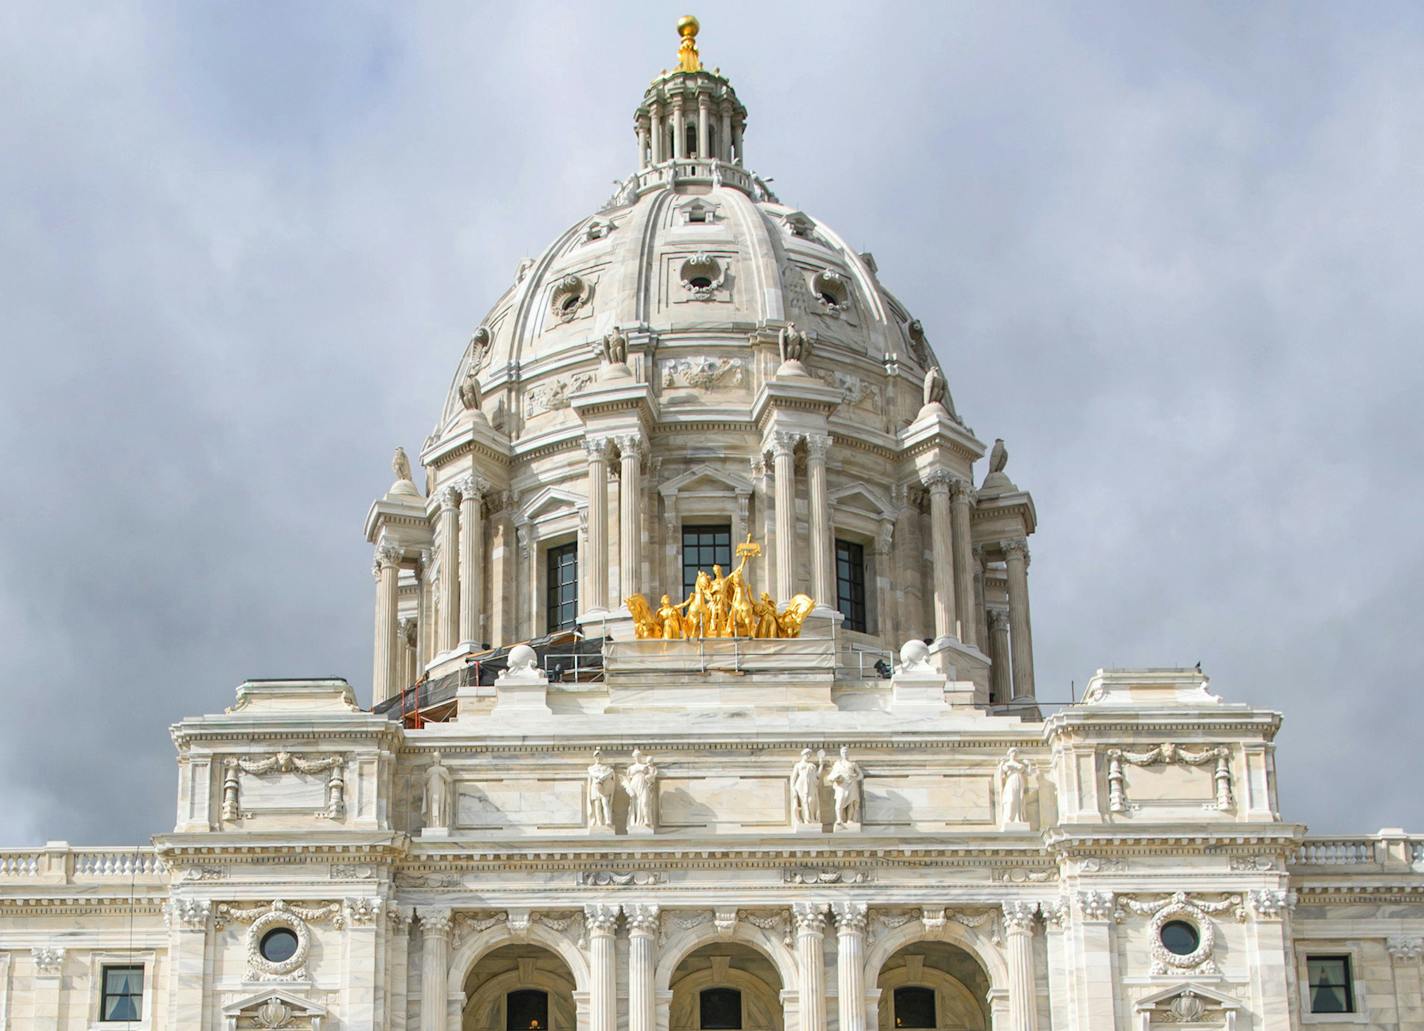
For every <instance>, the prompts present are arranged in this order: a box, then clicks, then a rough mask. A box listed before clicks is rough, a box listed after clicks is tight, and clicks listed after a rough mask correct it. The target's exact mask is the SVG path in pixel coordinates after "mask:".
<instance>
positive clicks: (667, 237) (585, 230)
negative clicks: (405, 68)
mask: <svg viewBox="0 0 1424 1031" xmlns="http://www.w3.org/2000/svg"><path fill="white" fill-rule="evenodd" d="M679 31H680V34H681V35H682V38H683V45H682V49H681V50H680V51H679V68H678V70H675V71H672V72H665V73H663V74H661V75H660V76H658V77H657V78H656V79H654V80H653V82H652V84H651V85H650V86H649V88H648V91H647V93H646V95H645V96H644V98H643V100H642V102H641V103H640V104H639V106H638V108H637V110H636V112H635V118H634V127H635V133H634V135H635V138H636V140H637V147H638V153H637V171H636V172H635V173H633V174H632V175H631V176H630V177H629V179H628V180H627V181H626V182H624V183H623V184H622V185H621V186H620V187H619V189H618V191H617V192H616V193H615V195H614V197H613V198H611V199H610V200H609V202H608V203H607V204H606V205H605V206H604V207H603V208H602V209H600V211H598V212H597V213H595V214H594V215H593V216H591V217H589V218H587V219H583V220H581V221H580V222H578V223H577V224H575V225H574V226H573V227H571V228H570V229H569V230H568V231H567V232H565V233H564V234H563V235H562V236H560V238H559V239H558V240H556V241H555V242H554V243H553V244H552V245H551V246H550V247H549V248H547V249H546V250H545V251H544V252H542V253H541V255H540V256H539V257H538V258H536V259H530V260H528V261H526V262H524V263H521V265H520V267H519V269H518V270H517V272H516V275H515V282H514V283H513V285H511V286H510V287H509V289H508V290H507V291H506V293H505V294H504V296H503V297H501V299H500V300H499V301H498V302H497V303H496V305H495V307H494V308H493V310H492V311H491V312H490V314H489V315H488V316H487V317H486V318H485V319H484V320H483V321H482V322H481V324H480V326H479V327H478V328H477V330H476V331H475V333H474V334H473V336H472V338H471V340H470V341H469V344H468V346H467V348H466V350H465V353H464V355H463V357H462V358H461V361H460V363H459V366H458V368H457V369H456V372H455V376H454V378H453V380H452V385H451V388H450V391H449V394H448V396H447V397H446V399H445V402H444V405H443V407H442V409H441V412H440V415H439V418H438V422H437V425H436V427H435V429H434V430H433V432H432V434H431V435H430V437H429V438H428V439H427V440H426V441H425V442H424V445H423V446H422V448H421V449H420V452H419V455H418V467H419V470H420V473H419V475H421V477H422V479H423V481H424V486H423V488H422V487H420V486H417V484H416V482H415V479H416V476H417V473H416V471H414V470H413V469H412V468H411V463H410V461H409V459H407V458H405V455H404V452H400V453H399V454H398V455H397V458H396V460H395V462H394V463H393V466H394V470H395V474H396V479H395V482H394V483H393V485H392V487H391V488H390V490H389V491H387V492H386V493H385V494H384V495H383V496H382V497H381V498H379V499H377V500H376V502H375V503H374V504H373V505H372V507H371V509H370V513H369V515H368V518H367V521H366V535H367V538H368V540H369V541H370V543H371V544H372V546H373V548H374V563H373V573H374V578H375V605H374V611H375V620H374V640H373V656H374V659H373V670H372V679H371V692H370V694H369V696H366V695H365V694H364V691H363V697H362V698H361V699H359V700H358V697H357V694H356V692H355V691H354V690H353V688H352V687H351V685H350V684H348V683H347V682H346V681H344V680H335V679H333V680H272V681H248V682H245V683H243V684H242V685H240V686H239V687H238V689H237V693H236V698H235V700H234V703H233V705H232V706H231V707H229V708H228V709H227V710H226V711H225V712H223V713H216V714H209V715H204V716H195V717H189V718H186V719H182V720H180V721H179V722H178V723H176V724H174V725H173V726H172V728H171V733H172V739H173V742H174V745H175V748H176V750H177V772H178V793H177V804H176V817H175V823H174V826H173V829H172V830H171V832H167V833H163V834H160V835H158V836H156V837H155V838H154V839H153V840H152V842H151V843H149V844H147V845H140V846H135V847H132V848H82V847H72V846H70V845H68V844H67V843H64V842H51V843H49V844H48V845H46V846H44V847H42V848H30V849H4V850H0V1031H5V1029H8V1028H16V1029H21V1028H23V1029H29V1028H63V1029H67V1031H70V1029H80V1028H83V1029H93V1028H100V1027H107V1026H118V1027H122V1026H127V1027H138V1028H145V1029H155V1031H156V1029H159V1028H165V1029H167V1028H171V1029H194V1028H198V1029H213V1031H217V1029H234V1031H236V1029H248V1028H290V1029H325V1031H338V1029H341V1031H345V1029H368V1028H381V1029H387V1028H389V1029H409V1031H416V1029H419V1031H514V1029H515V1028H516V1027H517V1028H518V1031H575V1029H579V1031H737V1029H746V1031H754V1029H755V1031H891V1029H912V1028H920V1029H926V1031H929V1029H932V1031H964V1029H972V1031H985V1029H990V1028H992V1029H995V1031H1005V1029H1012V1031H1103V1029H1118V1031H1149V1029H1151V1028H1163V1027H1182V1028H1232V1029H1238V1031H1248V1029H1249V1031H1264V1029H1284V1028H1296V1027H1310V1026H1313V1025H1316V1024H1341V1023H1344V1024H1349V1025H1351V1026H1359V1027H1362V1028H1381V1029H1383V1028H1389V1029H1421V1028H1424V999H1421V982H1424V837H1422V836H1418V835H1410V834H1406V833H1404V832H1403V831H1402V830H1384V831H1380V832H1379V833H1377V834H1370V835H1359V836H1352V837H1345V838H1320V837H1312V836H1310V835H1309V834H1308V833H1307V830H1306V828H1305V827H1304V826H1302V825H1301V824H1299V823H1295V822H1291V820H1290V817H1289V814H1288V813H1284V814H1283V812H1282V811H1281V808H1280V805H1279V802H1278V796H1277V781H1276V766H1275V738H1276V735H1277V733H1278V731H1279V730H1280V728H1281V719H1282V718H1281V716H1280V714H1278V713H1275V712H1271V711H1266V710H1261V709H1257V708H1254V707H1253V706H1251V705H1250V704H1247V703H1245V702H1243V701H1240V700H1238V699H1237V697H1236V696H1237V695H1238V694H1240V693H1241V692H1238V691H1237V690H1235V689H1231V690H1228V691H1226V692H1224V694H1225V695H1226V697H1220V696H1218V695H1217V694H1216V693H1214V692H1213V690H1212V685H1211V684H1210V682H1209V680H1208V679H1207V678H1206V677H1205V676H1204V675H1203V674H1202V673H1201V671H1200V670H1196V669H1185V670H1183V669H1145V670H1101V671H1099V672H1098V673H1097V674H1096V675H1095V676H1094V677H1093V678H1092V680H1091V681H1090V683H1089V685H1088V687H1087V689H1086V691H1085V692H1084V694H1083V697H1082V698H1081V699H1079V700H1077V701H1076V702H1074V703H1073V704H1062V703H1064V702H1065V701H1066V700H1064V699H1043V700H1040V699H1039V698H1038V695H1037V692H1036V690H1035V678H1034V671H1033V650H1032V623H1031V614H1030V606H1029V579H1028V569H1029V550H1028V545H1027V538H1028V537H1030V536H1031V535H1032V534H1033V533H1034V531H1035V529H1036V523H1037V515H1036V512H1035V509H1034V505H1033V500H1032V497H1031V496H1030V495H1029V493H1028V492H1027V491H1024V490H1022V489H1020V488H1019V487H1018V486H1017V485H1016V484H1014V482H1013V481H1012V480H1010V479H1009V477H1008V474H1007V472H1006V466H1007V463H1008V456H1007V450H1006V449H1005V448H1004V446H1003V442H1002V441H999V442H998V443H997V444H996V445H995V447H994V448H993V450H992V452H991V453H990V454H989V456H988V462H987V470H986V471H985V475H984V476H983V478H982V479H981V480H979V481H978V486H977V487H976V486H975V482H976V478H975V475H974V465H975V463H976V462H978V461H980V460H981V459H983V458H984V457H985V452H986V448H985V447H984V445H983V444H982V443H981V442H980V441H979V440H978V438H977V437H976V436H975V434H974V433H973V431H972V430H970V428H969V427H968V426H967V425H965V423H964V422H963V420H962V419H961V417H960V415H959V414H958V408H957V406H956V404H955V401H954V399H953V398H952V396H951V394H950V391H949V390H948V381H947V379H946V377H945V374H944V372H943V370H942V369H941V368H940V367H939V365H938V362H937V359H936V357H935V355H934V352H933V350H932V349H931V347H930V345H929V342H928V340H927V338H926V332H925V329H924V327H923V325H922V324H921V323H920V322H919V321H918V320H916V319H914V318H912V317H911V316H910V314H909V312H908V311H906V310H905V308H904V306H903V305H902V304H901V303H900V302H899V301H897V300H896V299H895V298H894V297H893V296H892V295H891V294H890V293H889V292H888V291H887V290H886V289H885V288H884V287H883V286H882V285H881V284H880V281H879V277H878V271H877V268H876V264H875V261H874V259H873V258H872V257H871V256H870V255H869V254H867V253H857V252H855V251H853V250H852V249H850V248H849V247H847V246H846V245H845V244H844V242H843V241H842V240H841V238H840V237H839V236H837V235H836V234H835V233H834V232H833V231H832V230H831V229H830V228H829V227H828V226H826V225H825V224H824V223H822V222H819V221H817V220H815V219H813V218H812V217H811V216H809V215H807V214H805V213H804V212H801V211H799V210H796V209H794V208H792V207H790V206H789V205H786V204H783V203H781V202H780V201H779V200H778V199H777V198H776V197H775V196H774V195H773V194H772V192H771V191H770V189H769V188H768V186H767V183H766V181H765V180H764V179H761V178H759V177H757V176H755V175H753V174H751V173H750V172H749V171H747V166H746V163H745V161H744V155H743V143H744V125H745V119H746V110H745V108H744V107H743V106H742V104H741V102H740V101H739V100H738V99H737V97H736V94H735V92H734V91H733V90H732V87H731V85H730V83H729V82H728V81H727V79H726V78H725V77H724V76H722V75H721V74H720V73H718V72H712V71H707V70H705V69H702V68H701V67H700V61H699V59H698V57H697V51H696V39H695V37H696V26H695V23H692V24H689V23H687V22H686V21H684V22H683V23H680V29H679ZM693 525H695V526H702V525H716V526H719V527H725V528H726V532H727V534H728V536H729V538H730V540H732V541H740V540H742V539H744V538H745V537H746V536H747V535H748V534H751V535H752V536H753V538H755V539H756V540H757V541H759V542H760V543H762V545H763V547H764V556H763V557H762V558H760V559H758V560H757V561H758V564H759V568H758V569H757V574H756V575H757V576H758V581H757V582H758V584H759V586H763V587H765V588H766V589H767V590H769V591H774V592H775V593H776V596H777V597H778V598H779V599H781V600H783V601H784V600H785V599H786V598H787V597H789V596H790V595H791V594H792V593H795V592H799V591H806V592H810V593H812V595H813V597H815V598H816V600H817V601H818V602H821V603H822V604H821V605H820V606H818V608H817V609H816V610H815V611H814V612H813V613H812V616H811V617H810V618H809V619H808V622H807V624H806V628H805V630H804V632H803V636H802V637H801V638H798V639H795V640H765V641H753V640H745V639H714V640H709V641H661V640H645V641H639V640H634V639H633V638H632V633H631V625H630V622H629V618H628V613H627V611H626V609H624V608H623V607H622V605H621V600H622V598H623V597H624V596H625V595H627V594H629V593H632V592H633V591H642V592H644V593H647V594H648V595H649V596H651V597H657V595H658V594H660V593H664V592H669V593H676V592H677V591H679V590H681V586H682V577H683V555H682V532H683V529H684V527H687V526H693ZM837 541H842V542H847V543H849V544H852V545H854V546H855V547H854V549H853V550H852V552H851V553H853V554H854V555H856V556H860V558H859V561H861V562H862V563H863V565H862V566H861V567H859V575H860V578H861V583H862V586H863V590H864V593H863V597H862V598H861V605H862V608H863V611H862V612H859V613H857V612H856V606H855V605H853V604H847V603H845V599H844V598H842V597H841V596H840V593H841V591H840V585H839V584H838V581H839V580H842V579H845V577H842V576H840V575H839V574H840V571H841V570H840V567H839V564H838V563H839V561H840V560H838V557H837V554H836V550H837V546H836V543H835V542H837ZM570 544H571V545H573V546H574V551H573V556H574V558H575V561H574V563H573V565H572V566H571V567H570V568H572V569H573V570H574V571H575V575H576V578H577V590H576V592H575V595H576V605H574V608H575V609H576V613H575V617H574V618H575V620H576V623H577V626H578V629H579V631H580V633H581V635H582V636H583V638H584V640H585V643H587V642H589V641H598V642H599V643H598V644H597V645H595V646H593V647H592V652H591V654H593V655H594V656H596V661H594V662H593V663H592V665H586V666H585V667H580V666H578V665H576V664H574V665H566V663H574V661H575V656H574V655H573V653H572V652H571V651H569V649H571V648H572V645H571V644H569V643H568V641H569V640H570V637H569V635H568V634H567V633H566V634H565V636H564V637H554V638H549V637H548V636H547V635H549V634H550V632H551V631H554V630H560V629H563V630H565V631H567V629H568V628H560V627H555V626H551V625H550V622H549V621H550V616H551V613H556V612H557V611H558V610H557V609H556V608H555V607H554V606H552V605H551V602H550V596H551V592H550V587H551V585H550V583H549V553H550V550H551V549H557V548H560V547H563V546H566V545H570ZM847 610H850V614H848V613H847ZM851 623H854V624H855V625H849V624H851ZM526 641H528V642H531V644H532V645H534V646H533V647H531V646H530V645H527V644H524V643H522V642H526ZM487 643H493V644H496V645H514V647H511V648H509V650H508V651H507V652H506V651H504V650H502V649H500V650H497V651H492V650H487V649H486V647H485V645H486V644H487ZM589 654H590V653H589V652H585V653H583V657H582V659H580V660H579V661H584V662H585V663H587V662H588V655H589ZM483 662H489V663H491V664H492V668H497V672H498V675H497V676H491V677H488V678H485V677H482V676H481V675H480V673H479V670H478V666H477V665H476V664H477V663H483ZM877 663H880V664H881V667H880V670H877V669H876V668H875V667H876V664H877ZM472 671H473V672H472ZM451 678H453V680H455V681H458V685H457V687H456V688H453V689H452V696H451V698H450V699H449V700H448V702H446V703H442V705H441V706H436V705H426V703H424V702H422V701H421V698H422V696H421V695H419V694H418V693H417V692H415V691H413V690H412V688H413V687H414V686H415V685H417V684H419V685H421V686H422V687H429V686H430V685H432V684H434V683H436V682H448V681H450V680H451ZM362 702H367V703H368V704H369V705H370V708H366V707H363V705H362V704H361V703H362ZM423 705H424V706H425V711H423V712H422V716H421V718H419V719H412V718H408V717H407V716H406V715H405V713H406V712H408V711H409V710H410V709H413V708H419V707H421V706H423ZM1322 958H1324V959H1329V960H1331V961H1332V962H1338V961H1340V960H1342V959H1343V960H1345V961H1346V962H1345V963H1344V964H1343V965H1341V966H1339V967H1336V968H1332V969H1341V970H1344V971H1346V972H1347V975H1348V979H1349V980H1348V985H1346V986H1341V987H1340V989H1339V991H1340V992H1341V995H1340V998H1341V999H1345V998H1346V997H1347V996H1348V1003H1349V1006H1348V1010H1349V1011H1348V1012H1328V1013H1324V1012H1316V1010H1317V1009H1318V1008H1319V1007H1318V999H1316V998H1315V995H1314V993H1315V988H1314V987H1313V982H1312V978H1315V979H1316V980H1318V979H1319V976H1320V975H1319V974H1318V971H1317V970H1316V967H1314V966H1312V964H1316V963H1318V961H1319V960H1321V959H1322ZM114 970H128V971H134V972H135V973H134V974H133V977H134V979H135V983H139V980H140V978H141V985H142V989H141V994H140V995H139V996H138V997H137V998H135V999H134V1000H133V1001H134V1005H135V1006H136V1007H137V1012H136V1014H135V1016H136V1019H133V1020H121V1021H106V1020H103V1019H101V1018H102V1017H103V1016H104V1008H105V1006H106V1005H107V1002H108V998H109V997H108V995H107V993H106V980H107V975H106V972H111V971H114ZM1313 971H1315V972H1314V973H1313Z"/></svg>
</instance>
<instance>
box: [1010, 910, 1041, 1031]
mask: <svg viewBox="0 0 1424 1031" xmlns="http://www.w3.org/2000/svg"><path fill="white" fill-rule="evenodd" d="M1037 908H1038V907H1037V906H1036V905H1035V904H1034V903H1032V902H1005V903H1004V931H1005V934H1006V935H1007V938H1008V954H1009V957H1008V958H1009V1026H1010V1027H1012V1028H1013V1029H1014V1031H1038V983H1037V981H1036V980H1035V979H1034V975H1033V919H1034V911H1035V910H1036V909H1037Z"/></svg>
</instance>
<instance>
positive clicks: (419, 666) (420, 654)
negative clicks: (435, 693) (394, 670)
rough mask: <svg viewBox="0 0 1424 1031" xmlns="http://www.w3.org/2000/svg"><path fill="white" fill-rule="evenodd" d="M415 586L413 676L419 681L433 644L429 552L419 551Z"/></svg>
mask: <svg viewBox="0 0 1424 1031" xmlns="http://www.w3.org/2000/svg"><path fill="white" fill-rule="evenodd" d="M415 585H416V588H417V594H416V603H415V628H416V648H415V675H416V678H417V679H419V677H420V674H421V673H422V672H424V670H425V664H426V663H427V662H429V661H430V649H431V645H432V644H433V643H434V635H433V634H432V633H431V630H430V552H429V551H421V553H420V564H419V565H417V566H416V568H415Z"/></svg>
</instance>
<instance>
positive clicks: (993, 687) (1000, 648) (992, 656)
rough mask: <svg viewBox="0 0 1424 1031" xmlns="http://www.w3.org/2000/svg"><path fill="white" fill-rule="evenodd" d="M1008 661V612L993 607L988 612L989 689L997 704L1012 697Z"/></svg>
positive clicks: (991, 697)
mask: <svg viewBox="0 0 1424 1031" xmlns="http://www.w3.org/2000/svg"><path fill="white" fill-rule="evenodd" d="M1009 661H1010V660H1009V614H1008V613H1007V612H1005V611H1004V610H1003V609H993V610H991V611H990V612H989V662H990V666H989V690H990V699H991V700H992V701H994V702H997V703H999V704H1002V703H1004V702H1007V701H1009V700H1010V699H1011V698H1012V697H1013V685H1012V684H1011V683H1010V682H1009Z"/></svg>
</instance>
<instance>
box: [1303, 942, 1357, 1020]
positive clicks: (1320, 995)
mask: <svg viewBox="0 0 1424 1031" xmlns="http://www.w3.org/2000/svg"><path fill="white" fill-rule="evenodd" d="M1305 979H1306V983H1307V984H1308V985H1309V988H1310V1012H1312V1013H1354V1012H1355V986H1354V984H1353V983H1352V981H1351V979H1350V957H1349V956H1307V957H1305Z"/></svg>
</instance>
